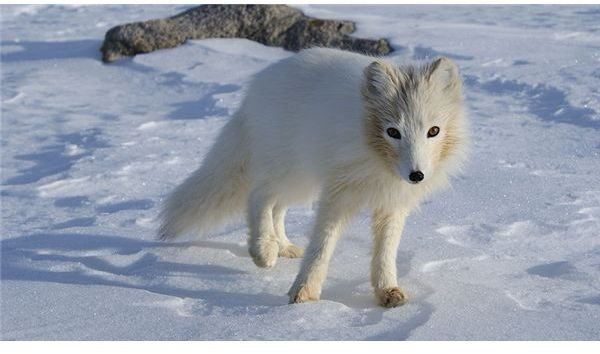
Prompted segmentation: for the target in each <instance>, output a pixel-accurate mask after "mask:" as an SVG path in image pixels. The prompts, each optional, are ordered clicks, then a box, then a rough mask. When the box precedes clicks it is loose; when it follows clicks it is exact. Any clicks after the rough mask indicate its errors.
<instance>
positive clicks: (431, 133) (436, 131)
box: [427, 127, 440, 138]
mask: <svg viewBox="0 0 600 354" xmlns="http://www.w3.org/2000/svg"><path fill="white" fill-rule="evenodd" d="M439 133H440V128H439V127H431V128H429V131H428V132H427V137H428V138H433V137H434V136H436V135H438V134H439Z"/></svg>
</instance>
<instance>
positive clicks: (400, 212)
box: [160, 48, 464, 306]
mask: <svg viewBox="0 0 600 354" xmlns="http://www.w3.org/2000/svg"><path fill="white" fill-rule="evenodd" d="M374 60H375V59H374V58H371V57H367V56H363V55H359V54H353V53H349V52H344V51H340V50H334V49H321V48H317V49H309V50H304V51H302V52H300V53H299V54H297V55H295V56H293V57H291V58H288V59H285V60H283V61H280V62H278V63H276V64H274V65H272V66H270V67H268V68H267V69H265V70H264V71H262V72H261V73H259V74H258V75H257V76H256V77H255V79H254V80H253V81H252V83H251V85H250V87H249V89H248V93H247V96H246V99H245V100H244V102H243V103H242V105H241V107H240V109H239V111H238V112H237V113H236V115H235V116H234V117H233V118H232V120H231V121H230V122H229V123H228V124H227V125H226V126H225V127H224V128H223V131H222V132H221V134H220V136H219V138H218V140H217V143H216V144H215V146H214V147H213V148H212V150H211V151H210V153H209V154H208V156H207V158H206V160H205V161H204V163H203V165H202V167H201V168H200V169H198V170H197V171H196V172H194V174H193V175H192V176H191V177H189V178H188V179H187V180H186V181H185V182H184V183H183V184H182V185H181V186H179V187H178V188H177V189H176V190H175V192H174V193H173V194H172V195H171V196H170V197H169V199H168V200H167V203H166V204H165V208H164V210H163V212H162V214H161V215H162V220H163V224H162V226H161V229H160V235H161V237H163V238H169V237H175V236H177V235H179V234H182V233H184V232H187V231H190V230H210V229H213V228H214V227H216V226H218V225H220V224H221V223H222V222H224V221H225V220H227V219H228V218H230V217H232V216H233V215H236V214H238V213H241V212H243V211H244V210H245V209H246V206H247V217H248V225H249V228H250V237H249V241H248V243H249V250H250V254H251V255H252V258H253V260H254V262H255V263H256V264H257V265H259V266H262V267H272V266H273V265H274V264H275V262H276V260H277V257H278V256H286V257H299V256H301V255H302V250H301V249H299V248H298V247H296V246H294V245H292V244H291V243H290V241H289V240H288V239H287V237H286V235H285V229H284V216H285V211H286V209H287V208H288V206H290V205H295V204H305V203H309V202H311V201H313V200H316V199H319V201H320V204H319V211H318V216H317V222H316V225H315V229H314V231H313V233H312V237H311V241H310V244H309V246H308V249H307V251H306V256H305V258H304V261H303V263H302V267H301V270H300V273H299V274H298V277H297V278H296V281H295V282H294V285H293V286H292V288H291V289H290V292H289V295H290V301H291V302H304V301H309V300H317V299H318V298H319V296H320V292H321V287H322V284H323V282H324V280H325V277H326V273H327V267H328V263H329V260H330V258H331V255H332V253H333V249H334V247H335V243H336V241H337V239H338V238H339V236H340V234H341V233H342V231H343V229H344V226H345V225H346V224H347V223H348V221H349V220H350V219H351V218H352V216H353V215H354V214H355V213H356V212H357V211H358V210H359V209H360V208H361V207H363V206H364V207H368V208H371V209H372V210H373V211H374V218H373V220H374V235H375V243H374V244H375V248H374V254H373V261H372V276H371V278H372V283H373V286H374V288H375V293H376V296H377V298H378V300H379V302H380V304H382V305H383V306H396V305H400V304H401V303H403V302H404V295H403V294H402V293H401V291H400V290H399V288H398V285H397V280H396V268H395V267H396V266H395V259H396V253H397V247H398V243H399V239H400V235H401V233H402V228H403V225H404V219H405V218H406V216H407V215H408V214H409V212H410V210H412V209H413V208H414V207H415V206H417V205H418V203H419V201H420V200H421V199H422V198H423V197H424V196H425V195H426V194H427V193H428V192H430V191H431V190H432V189H435V188H437V187H439V186H441V185H443V184H444V183H445V182H446V180H447V176H448V173H449V171H450V170H451V168H452V167H454V166H457V165H458V163H459V161H460V160H461V157H462V155H464V154H463V153H462V152H461V153H460V154H458V153H457V154H456V156H453V159H449V160H450V161H446V162H444V163H440V164H439V166H435V164H434V163H433V162H432V159H433V158H432V157H430V156H429V155H428V153H429V151H430V149H431V148H430V147H429V145H430V144H434V143H435V142H433V140H431V141H427V139H426V138H423V137H422V136H418V135H419V134H420V135H423V134H422V132H421V131H420V130H419V129H423V128H425V131H427V130H426V129H428V127H429V125H430V124H438V125H442V123H443V122H441V123H438V122H436V121H435V119H442V120H443V119H446V118H445V117H444V114H443V113H444V112H443V111H442V112H441V113H440V114H438V116H437V117H427V118H426V119H428V120H433V122H426V123H427V124H425V122H424V119H425V118H424V117H423V116H422V114H421V113H422V112H421V111H426V110H427V109H426V108H423V110H421V111H419V112H420V113H419V114H421V116H414V117H406V118H405V119H407V120H408V121H409V122H410V121H411V120H413V123H415V122H414V121H415V120H416V123H418V124H416V123H415V124H408V125H407V126H403V125H401V124H399V125H398V126H397V128H398V129H400V130H401V131H402V133H403V134H404V133H405V134H407V135H406V138H405V139H403V140H399V141H394V140H393V139H392V140H390V141H389V143H390V144H395V145H393V146H395V148H396V149H399V150H403V151H404V150H406V153H402V154H400V155H399V156H402V158H401V159H400V160H399V161H398V162H397V169H396V171H390V170H389V169H387V168H386V167H385V166H384V163H383V162H382V160H381V159H379V158H378V157H377V156H376V153H375V152H374V151H373V150H372V149H370V148H369V147H368V144H367V142H366V140H367V139H366V133H365V105H364V102H363V101H364V99H365V98H364V94H363V92H361V88H362V87H363V85H364V84H365V68H367V67H368V66H369V64H370V63H372V62H373V61H374ZM384 65H388V64H384ZM447 65H450V69H448V68H447V67H446V68H445V69H448V70H453V69H454V66H453V65H454V64H451V63H450V64H449V61H446V62H445V63H442V65H441V66H442V67H444V66H447ZM390 67H391V66H390ZM398 70H399V69H398ZM436 71H438V70H436ZM446 71H447V70H446ZM446 71H444V72H446ZM399 73H401V71H399ZM434 73H435V72H434ZM379 74H380V73H378V75H379ZM397 74H398V73H397ZM381 75H383V76H382V77H380V78H379V79H378V80H377V83H376V87H375V88H376V89H377V90H381V91H382V92H384V93H385V92H386V90H389V89H390V87H389V85H391V84H392V83H388V82H387V81H386V79H385V74H381ZM431 76H432V79H433V80H437V81H436V82H438V84H436V85H437V86H440V85H442V86H444V85H445V83H444V82H445V81H446V80H449V79H448V77H449V76H448V75H447V74H444V73H441V74H440V73H435V75H431ZM437 76H441V78H436V77H437ZM433 86H435V85H433ZM442 108H443V107H442ZM415 115H416V113H415ZM405 123H406V121H405ZM405 123H403V124H405ZM461 124H462V123H461ZM461 129H463V127H462V125H461ZM463 130H464V129H463ZM462 133H464V131H463V132H462ZM396 145H397V146H396ZM415 168H421V169H423V170H424V172H425V174H426V178H425V180H424V181H423V182H422V183H419V184H411V183H409V181H408V179H407V173H409V170H413V169H415Z"/></svg>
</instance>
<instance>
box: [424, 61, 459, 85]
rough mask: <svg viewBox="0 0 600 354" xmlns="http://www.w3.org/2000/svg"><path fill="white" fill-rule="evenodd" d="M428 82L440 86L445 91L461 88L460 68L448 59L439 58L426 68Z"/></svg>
mask: <svg viewBox="0 0 600 354" xmlns="http://www.w3.org/2000/svg"><path fill="white" fill-rule="evenodd" d="M425 71H426V73H425V75H426V77H427V81H429V82H430V83H433V84H437V85H439V86H440V87H441V88H442V89H443V90H449V89H455V88H459V87H460V86H461V80H460V74H459V72H458V66H456V64H454V62H453V61H452V60H450V59H448V58H443V57H442V58H439V59H437V60H435V61H433V62H432V63H431V64H429V65H428V66H427V67H426V68H425Z"/></svg>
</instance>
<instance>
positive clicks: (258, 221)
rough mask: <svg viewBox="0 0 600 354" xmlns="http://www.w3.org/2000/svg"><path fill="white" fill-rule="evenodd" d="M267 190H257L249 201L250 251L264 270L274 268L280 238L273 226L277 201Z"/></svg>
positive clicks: (251, 194) (255, 261) (256, 262)
mask: <svg viewBox="0 0 600 354" xmlns="http://www.w3.org/2000/svg"><path fill="white" fill-rule="evenodd" d="M267 190H268V188H256V189H254V190H253V191H252V192H251V193H250V197H249V199H248V226H249V228H250V238H249V239H248V250H249V251H250V256H252V260H253V261H254V263H255V264H256V265H257V266H259V267H263V268H270V267H272V266H274V265H275V262H277V256H278V254H279V244H278V242H277V240H278V238H277V234H276V232H275V226H274V224H273V208H274V206H275V201H274V198H273V197H272V196H270V195H269V193H267Z"/></svg>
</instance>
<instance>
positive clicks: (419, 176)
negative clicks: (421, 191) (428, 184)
mask: <svg viewBox="0 0 600 354" xmlns="http://www.w3.org/2000/svg"><path fill="white" fill-rule="evenodd" d="M423 178H425V175H424V174H423V172H421V171H412V172H411V173H410V175H409V176H408V179H410V180H411V181H413V182H415V183H418V182H421V181H422V180H423Z"/></svg>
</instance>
